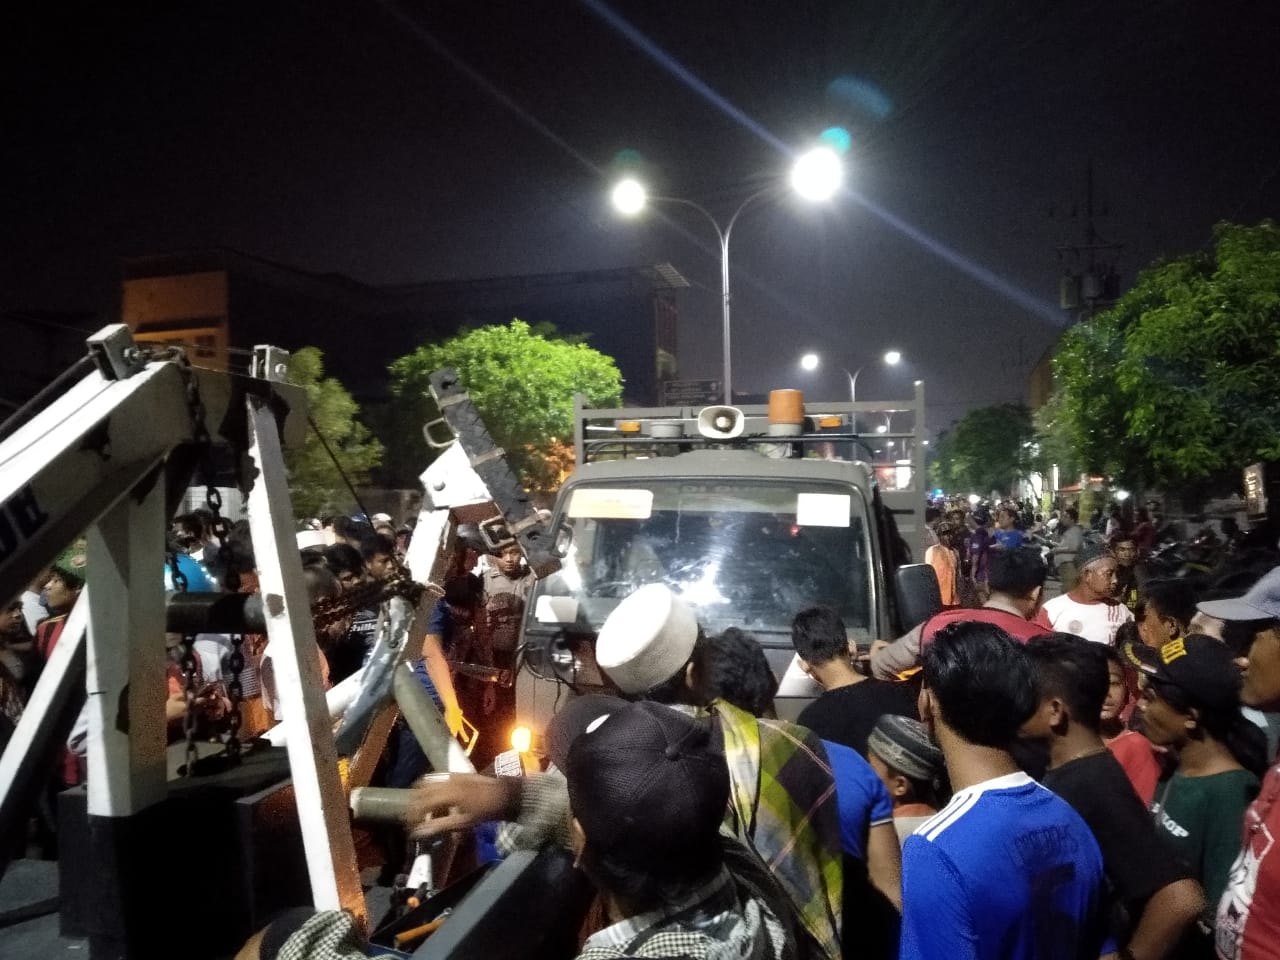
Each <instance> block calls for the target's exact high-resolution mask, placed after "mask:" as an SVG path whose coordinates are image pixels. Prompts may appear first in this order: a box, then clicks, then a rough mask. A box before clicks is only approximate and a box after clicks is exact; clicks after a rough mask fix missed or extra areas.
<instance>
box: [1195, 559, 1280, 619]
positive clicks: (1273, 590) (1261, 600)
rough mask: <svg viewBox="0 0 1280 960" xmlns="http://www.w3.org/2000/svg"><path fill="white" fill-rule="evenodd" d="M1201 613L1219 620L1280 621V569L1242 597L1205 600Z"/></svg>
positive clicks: (1200, 609)
mask: <svg viewBox="0 0 1280 960" xmlns="http://www.w3.org/2000/svg"><path fill="white" fill-rule="evenodd" d="M1196 609H1197V610H1199V611H1200V612H1201V613H1203V614H1205V615H1207V616H1210V617H1214V618H1216V619H1218V620H1280V567H1276V568H1274V569H1273V570H1271V572H1270V573H1267V574H1266V575H1265V576H1263V578H1262V579H1261V580H1259V581H1258V582H1257V583H1255V584H1254V585H1253V586H1252V587H1250V588H1249V591H1248V592H1247V593H1246V594H1245V595H1244V596H1241V597H1233V598H1231V599H1228V600H1205V601H1204V602H1202V603H1197V604H1196Z"/></svg>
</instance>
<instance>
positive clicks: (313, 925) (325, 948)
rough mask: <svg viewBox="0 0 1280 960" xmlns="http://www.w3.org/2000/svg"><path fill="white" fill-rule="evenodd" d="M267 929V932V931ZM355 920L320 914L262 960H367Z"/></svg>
mask: <svg viewBox="0 0 1280 960" xmlns="http://www.w3.org/2000/svg"><path fill="white" fill-rule="evenodd" d="M270 929H271V928H270V927H268V928H267V930H268V931H270ZM368 956H369V954H368V952H367V950H366V947H365V943H364V938H363V937H361V936H360V931H359V929H358V928H357V927H356V921H355V918H353V917H352V916H351V914H349V913H343V912H342V911H341V910H321V911H320V912H319V913H317V914H316V915H315V916H314V917H311V918H310V919H308V920H307V922H306V923H304V924H303V925H302V926H301V927H299V928H298V929H297V930H296V931H295V932H294V933H293V934H291V935H290V936H289V937H288V939H286V940H285V941H284V943H282V944H280V948H279V949H278V950H276V951H275V953H274V955H272V956H268V955H267V954H266V953H264V954H263V955H262V957H263V960H367V958H368Z"/></svg>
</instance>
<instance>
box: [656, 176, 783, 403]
mask: <svg viewBox="0 0 1280 960" xmlns="http://www.w3.org/2000/svg"><path fill="white" fill-rule="evenodd" d="M777 190H778V188H777V186H776V185H772V184H771V185H770V186H767V187H765V188H763V189H761V190H757V191H756V192H755V193H753V194H751V196H749V197H747V199H745V200H743V201H742V202H741V203H740V204H738V207H737V209H736V210H734V211H733V215H732V216H730V217H729V220H728V223H727V224H726V225H725V226H723V227H721V226H720V221H719V220H717V219H716V218H715V216H713V215H712V213H711V211H709V210H708V209H707V208H706V207H704V206H702V204H700V203H694V202H693V201H692V200H685V199H684V198H683V197H662V196H658V197H649V198H648V199H649V200H652V201H656V202H657V203H675V204H679V205H680V206H682V207H689V208H690V209H692V210H696V211H697V212H698V213H700V214H702V216H703V217H704V218H705V219H706V221H707V223H709V224H711V229H712V230H714V231H715V232H716V238H717V239H718V240H719V241H720V317H721V322H722V325H723V334H722V335H723V343H724V402H725V405H726V406H732V405H733V360H732V339H733V325H732V304H731V302H730V294H729V240H730V239H731V238H732V237H733V228H734V225H735V224H736V223H737V222H738V217H739V216H741V215H742V212H743V211H744V210H746V209H747V207H748V206H750V205H751V204H752V203H754V202H755V201H756V200H759V199H760V198H761V197H763V196H765V195H766V194H769V193H775V192H777Z"/></svg>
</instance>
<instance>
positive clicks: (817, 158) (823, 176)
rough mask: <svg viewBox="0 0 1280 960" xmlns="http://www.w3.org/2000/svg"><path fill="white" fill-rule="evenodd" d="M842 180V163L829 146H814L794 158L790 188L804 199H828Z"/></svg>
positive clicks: (833, 194) (837, 188)
mask: <svg viewBox="0 0 1280 960" xmlns="http://www.w3.org/2000/svg"><path fill="white" fill-rule="evenodd" d="M843 182H844V164H842V163H841V162H840V157H839V156H838V155H837V154H836V152H835V151H834V150H832V149H831V148H830V147H814V148H813V149H812V150H809V151H807V152H805V153H802V154H801V155H800V156H799V157H797V158H796V162H795V165H794V166H793V167H792V168H791V188H792V189H793V190H795V192H796V193H798V194H800V196H802V197H804V198H805V199H806V200H814V201H821V200H830V199H831V198H832V197H833V196H835V192H836V191H837V190H839V189H840V184H841V183H843Z"/></svg>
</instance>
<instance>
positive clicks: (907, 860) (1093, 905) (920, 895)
mask: <svg viewBox="0 0 1280 960" xmlns="http://www.w3.org/2000/svg"><path fill="white" fill-rule="evenodd" d="M902 900H903V913H902V949H901V954H900V957H901V960H910V958H929V960H944V958H945V960H964V958H973V960H1084V958H1089V960H1096V958H1097V957H1098V956H1100V955H1102V953H1103V951H1104V949H1105V948H1106V947H1108V946H1109V944H1107V943H1106V942H1105V939H1106V934H1105V930H1106V923H1105V917H1104V908H1103V877H1102V855H1101V853H1099V851H1098V844H1097V842H1096V841H1095V840H1094V838H1093V834H1092V833H1091V832H1090V831H1089V828H1088V827H1087V826H1086V825H1085V822H1084V821H1083V820H1081V819H1080V817H1079V815H1078V814H1076V812H1075V811H1074V810H1072V809H1071V807H1070V806H1068V805H1067V803H1066V801H1064V800H1062V799H1061V798H1059V797H1058V796H1057V795H1056V794H1054V793H1052V792H1051V791H1049V790H1047V789H1045V788H1044V787H1042V786H1040V785H1039V784H1038V783H1036V782H1035V781H1034V780H1032V779H1031V778H1030V777H1028V776H1027V775H1026V774H1025V773H1021V772H1019V773H1014V774H1009V775H1008V776H1004V777H999V778H997V779H995V780H988V781H986V782H985V783H980V784H976V785H975V786H972V787H969V788H967V789H964V790H961V791H959V792H958V793H957V794H956V795H955V796H954V797H953V798H952V799H951V802H950V803H949V804H947V806H946V807H945V808H943V809H942V810H941V811H940V812H939V813H938V814H937V815H936V816H934V817H932V818H930V819H929V820H927V821H925V823H924V824H922V825H921V826H920V828H919V829H918V830H916V832H915V833H914V834H912V835H911V836H910V837H908V838H907V842H906V845H905V846H904V847H903V849H902Z"/></svg>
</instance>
